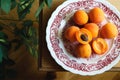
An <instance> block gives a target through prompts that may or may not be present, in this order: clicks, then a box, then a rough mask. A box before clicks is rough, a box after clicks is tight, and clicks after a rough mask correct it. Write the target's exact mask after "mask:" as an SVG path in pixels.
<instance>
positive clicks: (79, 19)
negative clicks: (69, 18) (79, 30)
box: [73, 10, 88, 25]
mask: <svg viewBox="0 0 120 80" xmlns="http://www.w3.org/2000/svg"><path fill="white" fill-rule="evenodd" d="M73 20H74V22H75V23H76V24H78V25H83V24H86V23H87V22H88V15H87V13H86V12H85V11H83V10H78V11H76V12H75V13H74V16H73Z"/></svg>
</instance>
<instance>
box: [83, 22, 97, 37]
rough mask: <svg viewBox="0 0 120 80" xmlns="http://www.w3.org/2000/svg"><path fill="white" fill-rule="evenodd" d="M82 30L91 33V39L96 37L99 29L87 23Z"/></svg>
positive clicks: (95, 25)
mask: <svg viewBox="0 0 120 80" xmlns="http://www.w3.org/2000/svg"><path fill="white" fill-rule="evenodd" d="M84 28H85V29H87V30H89V31H90V32H91V33H92V38H96V37H97V36H98V32H99V27H98V26H97V24H95V23H87V24H85V25H84Z"/></svg>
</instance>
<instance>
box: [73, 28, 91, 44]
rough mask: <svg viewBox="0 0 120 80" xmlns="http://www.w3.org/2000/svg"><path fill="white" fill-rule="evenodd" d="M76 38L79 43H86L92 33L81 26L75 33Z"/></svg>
mask: <svg viewBox="0 0 120 80" xmlns="http://www.w3.org/2000/svg"><path fill="white" fill-rule="evenodd" d="M75 36H76V40H77V41H78V42H79V43H81V44H88V43H89V42H90V41H91V40H92V34H91V32H90V31H88V30H87V29H85V28H81V29H80V30H79V31H77V32H76V33H75Z"/></svg>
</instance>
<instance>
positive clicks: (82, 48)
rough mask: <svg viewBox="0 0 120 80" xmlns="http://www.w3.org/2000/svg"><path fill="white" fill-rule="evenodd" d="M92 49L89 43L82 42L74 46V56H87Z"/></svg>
mask: <svg viewBox="0 0 120 80" xmlns="http://www.w3.org/2000/svg"><path fill="white" fill-rule="evenodd" d="M91 53H92V49H91V46H90V44H82V45H79V46H77V48H76V57H81V58H89V57H90V56H91Z"/></svg>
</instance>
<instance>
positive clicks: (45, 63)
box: [38, 0, 120, 71]
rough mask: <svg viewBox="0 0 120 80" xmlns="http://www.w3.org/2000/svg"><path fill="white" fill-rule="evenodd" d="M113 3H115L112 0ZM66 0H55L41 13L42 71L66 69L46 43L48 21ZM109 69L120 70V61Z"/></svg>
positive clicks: (40, 63)
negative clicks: (57, 61)
mask: <svg viewBox="0 0 120 80" xmlns="http://www.w3.org/2000/svg"><path fill="white" fill-rule="evenodd" d="M110 1H111V3H113V4H114V2H113V1H112V0H110ZM62 2H64V0H59V1H58V0H53V4H52V6H51V8H47V7H45V8H43V11H42V12H41V14H40V28H39V31H40V32H39V34H40V36H39V42H40V43H39V44H40V45H39V59H38V64H39V66H38V68H39V70H40V71H65V70H64V69H63V68H62V67H61V66H60V65H58V64H57V63H56V62H55V60H54V59H53V58H52V56H51V55H50V52H49V51H48V48H47V44H46V39H45V38H46V26H47V21H48V19H49V18H50V16H51V14H52V12H53V11H54V10H55V9H56V7H57V6H59V5H60V4H61V3H62ZM109 71H120V62H119V63H118V64H117V65H116V66H114V67H113V68H112V69H110V70H109Z"/></svg>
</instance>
